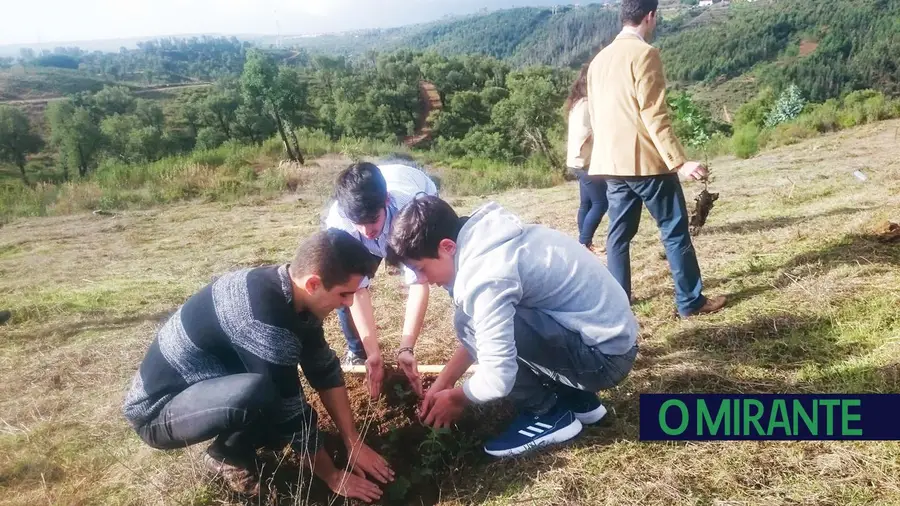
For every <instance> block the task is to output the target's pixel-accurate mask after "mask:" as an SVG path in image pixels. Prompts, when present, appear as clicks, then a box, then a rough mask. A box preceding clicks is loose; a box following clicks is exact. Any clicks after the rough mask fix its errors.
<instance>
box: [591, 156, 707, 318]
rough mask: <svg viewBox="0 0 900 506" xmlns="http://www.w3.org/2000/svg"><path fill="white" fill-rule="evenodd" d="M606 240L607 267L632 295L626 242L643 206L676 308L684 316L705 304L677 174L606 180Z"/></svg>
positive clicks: (628, 240) (637, 221)
mask: <svg viewBox="0 0 900 506" xmlns="http://www.w3.org/2000/svg"><path fill="white" fill-rule="evenodd" d="M606 185H607V197H608V199H609V236H608V237H607V240H606V258H607V268H608V269H609V272H610V273H612V275H613V277H615V278H616V280H617V281H618V282H619V284H620V285H622V288H624V289H625V293H627V294H628V296H629V297H631V240H632V239H633V238H634V235H635V234H636V233H637V231H638V225H639V224H640V222H641V206H642V204H643V205H646V206H647V210H649V211H650V215H651V216H653V219H654V220H656V224H657V226H658V227H659V234H660V237H661V239H662V242H663V245H664V246H665V248H666V258H668V260H669V268H670V269H671V271H672V278H673V279H674V281H675V305H676V306H677V307H678V312H679V313H680V314H681V315H683V316H686V315H688V314H689V313H691V312H692V311H694V310H696V309H699V308H700V307H701V306H703V304H705V303H706V297H704V296H703V282H702V280H701V279H700V265H699V264H698V263H697V253H696V252H695V251H694V245H693V243H692V242H691V234H690V232H689V231H688V210H687V204H686V203H685V201H684V192H683V191H682V189H681V183H680V182H679V181H678V175H677V174H672V175H665V176H652V177H627V178H626V177H607V178H606Z"/></svg>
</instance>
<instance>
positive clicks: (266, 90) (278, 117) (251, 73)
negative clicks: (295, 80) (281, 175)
mask: <svg viewBox="0 0 900 506" xmlns="http://www.w3.org/2000/svg"><path fill="white" fill-rule="evenodd" d="M279 84H280V83H279V80H278V66H276V65H275V61H274V60H273V59H272V58H270V57H268V56H266V55H265V54H263V53H262V52H260V51H257V50H254V51H251V52H250V53H249V54H248V55H247V62H246V63H245V64H244V72H243V74H241V89H242V91H243V93H244V96H245V99H247V100H250V101H254V100H258V101H259V102H260V103H262V104H263V105H264V107H265V109H266V112H267V113H268V114H269V115H271V117H272V119H273V120H274V122H275V127H276V128H277V129H278V134H279V135H280V136H281V142H282V143H283V144H284V150H285V151H286V152H287V155H288V158H289V159H290V160H291V161H294V162H300V163H303V154H302V153H301V152H300V147H299V146H298V142H297V137H296V135H295V134H294V132H293V130H290V131H289V127H288V126H287V125H286V124H285V122H286V118H285V112H286V111H284V110H283V107H284V100H285V90H284V89H282V88H281V87H280V86H279ZM289 133H290V135H291V138H290V139H289V138H288V134H289Z"/></svg>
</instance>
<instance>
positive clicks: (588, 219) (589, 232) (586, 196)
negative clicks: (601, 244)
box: [572, 169, 609, 246]
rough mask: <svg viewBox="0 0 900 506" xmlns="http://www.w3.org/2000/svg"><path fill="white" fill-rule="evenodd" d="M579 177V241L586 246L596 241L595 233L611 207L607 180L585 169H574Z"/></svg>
mask: <svg viewBox="0 0 900 506" xmlns="http://www.w3.org/2000/svg"><path fill="white" fill-rule="evenodd" d="M572 172H573V173H574V174H575V176H576V177H577V178H578V189H579V194H580V196H581V204H580V206H579V207H578V242H580V243H581V244H584V245H585V246H590V245H592V244H593V243H594V234H595V233H597V227H599V226H600V221H601V220H603V215H604V214H606V210H607V209H609V202H608V201H607V200H606V181H605V180H604V179H603V178H600V177H597V176H588V175H587V172H586V171H585V170H584V169H572Z"/></svg>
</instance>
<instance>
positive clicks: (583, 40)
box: [288, 3, 619, 66]
mask: <svg viewBox="0 0 900 506" xmlns="http://www.w3.org/2000/svg"><path fill="white" fill-rule="evenodd" d="M618 30H619V26H618V13H617V11H616V10H615V8H614V7H606V6H604V5H602V4H600V3H592V4H587V5H582V6H559V7H556V8H546V7H543V8H537V7H522V8H517V9H505V10H500V11H496V12H491V13H488V14H478V15H472V16H463V17H459V18H455V19H452V20H443V21H436V22H434V23H426V24H421V25H411V26H406V27H400V28H393V29H386V30H367V31H360V32H354V33H348V34H343V35H323V36H318V37H304V38H295V39H291V40H289V41H288V43H291V44H293V45H294V46H295V47H298V48H304V49H307V50H308V51H310V52H313V53H326V54H345V55H351V56H354V55H362V54H365V53H366V51H370V50H379V51H391V50H395V49H400V48H404V49H412V50H417V51H437V52H439V53H442V54H448V55H458V54H471V53H477V54H485V55H490V56H494V57H497V58H501V59H509V60H511V61H513V62H514V63H517V64H521V65H532V64H550V65H561V66H568V65H571V64H576V65H577V64H580V63H581V62H582V61H583V60H585V59H586V58H587V56H588V55H589V54H590V52H591V51H592V50H593V49H595V48H597V47H599V46H600V45H601V44H603V43H605V42H607V41H608V40H610V39H611V38H612V37H613V36H614V35H615V34H616V33H618Z"/></svg>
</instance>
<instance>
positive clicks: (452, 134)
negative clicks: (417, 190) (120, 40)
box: [3, 50, 572, 181]
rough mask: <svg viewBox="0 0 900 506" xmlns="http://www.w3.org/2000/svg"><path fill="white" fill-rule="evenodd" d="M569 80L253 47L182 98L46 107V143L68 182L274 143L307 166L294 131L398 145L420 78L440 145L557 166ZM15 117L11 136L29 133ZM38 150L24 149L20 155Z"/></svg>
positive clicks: (459, 60) (96, 98)
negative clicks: (103, 167) (107, 167)
mask: <svg viewBox="0 0 900 506" xmlns="http://www.w3.org/2000/svg"><path fill="white" fill-rule="evenodd" d="M571 78H572V72H571V71H568V70H561V69H555V68H552V67H548V66H535V67H528V68H526V69H524V70H519V71H515V70H513V69H512V68H511V67H510V66H509V65H508V64H506V63H504V62H502V61H500V60H498V59H495V58H491V57H486V56H460V57H446V56H441V55H439V54H437V53H434V52H429V53H413V52H409V51H398V52H394V53H389V54H383V55H379V56H377V57H375V58H374V59H373V60H361V61H357V62H352V61H350V60H349V59H347V58H343V57H337V58H332V57H326V56H317V57H314V58H312V59H311V61H310V62H309V64H308V65H306V66H303V67H301V66H295V65H287V64H281V65H279V64H278V63H277V61H276V59H275V58H273V57H272V55H270V54H268V53H265V52H263V51H259V50H250V51H249V52H248V55H247V58H246V61H245V63H244V66H243V69H242V72H241V73H240V75H239V76H237V77H236V78H228V79H223V80H220V81H219V82H218V83H217V84H216V85H215V86H213V87H209V88H199V89H192V90H186V91H185V92H183V93H181V94H180V95H178V98H177V99H175V100H173V101H170V102H168V103H167V104H165V107H164V106H163V105H162V103H161V102H159V101H153V100H147V99H142V98H138V97H136V96H135V95H134V94H133V93H132V92H131V91H130V90H129V89H128V88H126V87H122V86H107V87H105V88H104V89H103V90H101V91H99V92H96V93H90V92H84V93H79V94H76V95H73V96H70V97H68V98H66V99H65V100H58V101H54V102H51V103H50V105H49V107H48V108H47V111H46V120H45V124H46V126H47V132H46V135H45V137H46V139H47V146H48V147H49V148H50V149H52V150H53V151H55V152H56V154H57V159H58V160H57V165H58V166H59V167H60V168H61V170H62V172H63V175H64V178H65V179H69V178H71V177H74V176H76V175H77V176H86V175H88V174H89V173H90V172H91V171H92V170H94V169H95V168H96V167H97V166H99V165H100V164H101V163H102V162H103V161H104V160H112V161H116V162H119V163H129V164H135V163H146V162H152V161H155V160H158V159H160V158H163V157H165V156H169V155H173V154H178V153H184V152H188V151H191V150H194V149H214V148H217V147H218V146H220V145H222V144H223V143H226V142H236V143H243V144H256V145H260V144H262V143H263V142H264V141H265V140H267V139H269V138H272V137H277V138H278V139H279V140H280V141H281V143H282V145H283V147H284V152H285V155H286V157H287V158H288V159H291V160H295V161H300V162H302V161H303V146H301V145H300V143H299V141H298V139H297V132H298V131H299V130H308V131H313V130H315V131H320V132H322V133H323V134H324V135H325V136H327V137H328V138H330V139H332V140H337V139H341V138H345V137H347V138H369V139H382V140H387V141H391V142H398V141H399V140H401V139H403V138H404V137H406V136H409V135H411V134H412V133H413V132H414V129H415V126H416V122H417V119H419V115H420V114H421V107H422V104H421V100H420V93H421V91H420V81H422V80H423V79H425V80H429V81H431V82H433V83H434V84H435V85H437V87H438V88H439V89H440V90H441V99H442V101H443V103H444V104H445V105H444V107H443V109H442V110H441V111H439V112H436V113H435V114H433V115H432V117H431V118H430V121H431V122H432V124H433V126H434V136H433V139H431V140H432V141H433V144H434V145H435V146H436V147H437V148H439V149H441V150H443V151H444V152H446V153H448V154H450V155H452V156H463V155H472V156H484V157H488V158H493V159H498V160H507V161H521V160H523V159H524V158H525V157H528V156H529V155H531V154H534V153H538V154H541V155H543V156H546V157H547V158H548V159H550V160H551V161H552V162H553V163H554V164H555V165H559V163H560V162H561V161H560V160H559V157H558V156H556V155H555V152H554V147H553V146H554V143H555V142H556V141H557V140H558V139H559V138H561V130H560V127H561V118H562V115H561V110H560V106H561V104H562V100H563V98H564V96H565V93H566V91H567V88H568V86H569V83H570V81H571ZM12 109H13V108H12V107H5V108H3V110H12ZM26 119H27V118H26ZM16 121H18V122H19V123H17V124H16V127H15V128H13V127H10V128H12V129H13V130H15V131H23V132H30V131H33V130H34V129H33V128H32V127H31V126H23V125H22V124H21V119H19V118H18V117H17V119H16ZM23 135H24V134H23ZM39 147H40V146H35V145H33V144H29V147H28V148H27V149H25V148H23V150H24V151H22V152H25V151H27V152H29V153H33V152H34V151H36V150H37V149H39ZM19 159H22V160H24V158H23V157H18V158H16V160H19ZM22 177H23V178H26V174H25V172H24V170H23V172H22ZM26 181H27V179H26Z"/></svg>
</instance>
